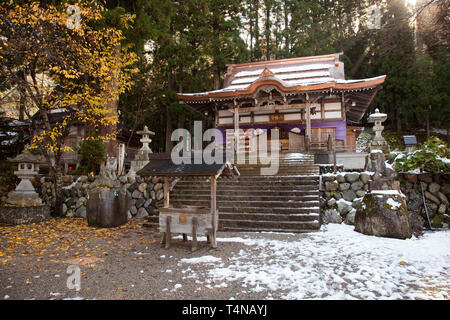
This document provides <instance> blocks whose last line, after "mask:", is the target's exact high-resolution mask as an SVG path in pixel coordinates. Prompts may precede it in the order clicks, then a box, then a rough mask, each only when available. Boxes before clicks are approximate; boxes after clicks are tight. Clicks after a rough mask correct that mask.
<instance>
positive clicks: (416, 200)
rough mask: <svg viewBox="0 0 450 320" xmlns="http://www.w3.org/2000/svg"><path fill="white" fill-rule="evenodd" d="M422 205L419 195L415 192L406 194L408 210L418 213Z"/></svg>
mask: <svg viewBox="0 0 450 320" xmlns="http://www.w3.org/2000/svg"><path fill="white" fill-rule="evenodd" d="M422 205H423V203H422V197H421V195H420V194H418V193H415V192H410V193H409V194H408V210H410V211H418V210H419V208H420V207H421V206H422Z"/></svg>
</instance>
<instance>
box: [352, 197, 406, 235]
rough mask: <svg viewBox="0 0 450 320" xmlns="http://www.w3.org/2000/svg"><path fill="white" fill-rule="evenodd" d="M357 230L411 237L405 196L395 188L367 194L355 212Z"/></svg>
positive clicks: (367, 232)
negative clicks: (390, 190)
mask: <svg viewBox="0 0 450 320" xmlns="http://www.w3.org/2000/svg"><path fill="white" fill-rule="evenodd" d="M355 231H357V232H360V233H363V234H366V235H374V236H377V237H388V238H398V239H407V238H411V236H412V234H413V230H412V227H411V221H410V218H409V214H408V209H407V208H406V201H405V198H404V197H403V196H402V195H400V194H399V193H398V192H396V191H395V190H392V192H391V193H389V192H386V193H376V192H371V193H368V194H366V195H365V196H364V198H363V200H362V203H361V205H360V206H359V208H358V210H357V211H356V214H355Z"/></svg>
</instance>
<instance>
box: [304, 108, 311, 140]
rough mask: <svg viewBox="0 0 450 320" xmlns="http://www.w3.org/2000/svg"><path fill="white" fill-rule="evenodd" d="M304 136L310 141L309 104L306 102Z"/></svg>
mask: <svg viewBox="0 0 450 320" xmlns="http://www.w3.org/2000/svg"><path fill="white" fill-rule="evenodd" d="M305 133H306V135H307V136H308V137H309V139H311V102H309V101H307V102H306V131H305Z"/></svg>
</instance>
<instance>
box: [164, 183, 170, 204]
mask: <svg viewBox="0 0 450 320" xmlns="http://www.w3.org/2000/svg"><path fill="white" fill-rule="evenodd" d="M169 192H170V190H169V178H168V177H164V208H168V207H169Z"/></svg>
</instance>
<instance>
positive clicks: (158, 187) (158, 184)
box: [153, 183, 163, 192]
mask: <svg viewBox="0 0 450 320" xmlns="http://www.w3.org/2000/svg"><path fill="white" fill-rule="evenodd" d="M162 187H163V184H162V183H157V184H156V185H155V186H154V187H153V190H155V191H156V192H158V191H159V190H161V189H162Z"/></svg>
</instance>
